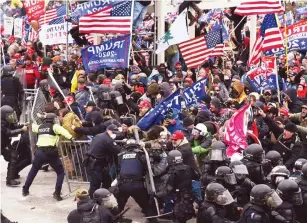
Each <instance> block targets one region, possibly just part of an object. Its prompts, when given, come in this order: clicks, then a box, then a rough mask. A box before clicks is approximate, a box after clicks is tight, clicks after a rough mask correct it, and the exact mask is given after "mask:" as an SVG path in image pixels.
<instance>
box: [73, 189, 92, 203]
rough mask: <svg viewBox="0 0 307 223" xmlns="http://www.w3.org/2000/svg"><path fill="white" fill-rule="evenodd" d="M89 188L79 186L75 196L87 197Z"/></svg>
mask: <svg viewBox="0 0 307 223" xmlns="http://www.w3.org/2000/svg"><path fill="white" fill-rule="evenodd" d="M88 196H89V194H88V190H87V189H84V188H79V189H78V190H76V196H75V200H76V198H85V197H88Z"/></svg>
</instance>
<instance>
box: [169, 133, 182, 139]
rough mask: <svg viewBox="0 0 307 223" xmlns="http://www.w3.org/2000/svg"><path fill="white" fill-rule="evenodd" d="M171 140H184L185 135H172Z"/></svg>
mask: <svg viewBox="0 0 307 223" xmlns="http://www.w3.org/2000/svg"><path fill="white" fill-rule="evenodd" d="M170 139H171V140H179V139H184V134H183V133H182V132H181V131H176V132H174V133H173V135H171V138H170Z"/></svg>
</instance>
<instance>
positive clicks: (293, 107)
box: [285, 88, 304, 113]
mask: <svg viewBox="0 0 307 223" xmlns="http://www.w3.org/2000/svg"><path fill="white" fill-rule="evenodd" d="M285 93H286V94H287V95H288V96H289V97H290V99H291V101H292V102H290V103H289V104H288V106H289V110H290V112H291V113H298V112H301V106H302V105H303V104H304V103H303V101H301V100H299V99H298V98H297V92H296V89H293V88H290V89H287V90H286V91H285Z"/></svg>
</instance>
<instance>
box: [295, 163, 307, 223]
mask: <svg viewBox="0 0 307 223" xmlns="http://www.w3.org/2000/svg"><path fill="white" fill-rule="evenodd" d="M295 182H296V183H297V184H298V186H299V187H300V188H301V190H302V196H303V204H302V205H301V206H300V207H298V208H296V214H297V220H298V222H300V223H303V222H306V210H307V163H306V164H304V166H303V167H302V175H301V176H300V177H298V178H297V179H296V181H295Z"/></svg>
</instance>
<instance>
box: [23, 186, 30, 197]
mask: <svg viewBox="0 0 307 223" xmlns="http://www.w3.org/2000/svg"><path fill="white" fill-rule="evenodd" d="M28 195H29V190H26V189H25V187H24V186H23V187H22V196H24V197H26V196H28Z"/></svg>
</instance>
